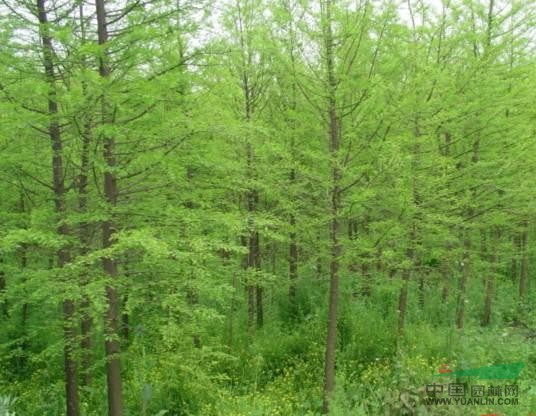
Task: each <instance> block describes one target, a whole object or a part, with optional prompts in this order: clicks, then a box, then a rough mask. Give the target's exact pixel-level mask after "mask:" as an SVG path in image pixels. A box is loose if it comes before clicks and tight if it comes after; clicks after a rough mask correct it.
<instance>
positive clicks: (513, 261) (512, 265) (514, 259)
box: [510, 232, 521, 282]
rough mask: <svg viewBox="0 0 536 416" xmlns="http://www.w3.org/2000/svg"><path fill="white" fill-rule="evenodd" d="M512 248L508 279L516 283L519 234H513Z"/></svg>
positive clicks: (519, 246)
mask: <svg viewBox="0 0 536 416" xmlns="http://www.w3.org/2000/svg"><path fill="white" fill-rule="evenodd" d="M512 247H513V251H514V252H513V254H512V259H511V261H510V277H511V278H512V281H513V282H517V281H518V280H517V274H518V270H519V269H518V263H519V259H518V256H519V253H520V251H521V238H520V236H519V233H517V232H515V233H514V235H513V237H512Z"/></svg>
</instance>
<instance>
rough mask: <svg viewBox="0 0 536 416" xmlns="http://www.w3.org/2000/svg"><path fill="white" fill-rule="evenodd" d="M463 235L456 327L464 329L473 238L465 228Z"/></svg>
mask: <svg viewBox="0 0 536 416" xmlns="http://www.w3.org/2000/svg"><path fill="white" fill-rule="evenodd" d="M464 234H465V235H464V237H463V256H462V275H461V277H460V280H459V282H458V300H457V306H456V328H458V329H462V328H463V324H464V317H465V302H466V299H465V297H466V287H467V281H468V280H469V273H470V264H469V263H470V257H469V255H470V254H469V253H470V250H471V240H470V239H469V235H468V234H469V231H468V230H467V229H465V230H464Z"/></svg>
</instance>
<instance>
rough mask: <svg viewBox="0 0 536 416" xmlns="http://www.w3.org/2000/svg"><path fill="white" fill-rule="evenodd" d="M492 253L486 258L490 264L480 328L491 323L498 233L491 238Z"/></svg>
mask: <svg viewBox="0 0 536 416" xmlns="http://www.w3.org/2000/svg"><path fill="white" fill-rule="evenodd" d="M493 238H494V241H493V242H492V246H493V247H492V252H491V253H490V254H489V255H488V256H487V260H488V261H489V263H490V269H489V270H488V272H487V278H486V285H485V298H484V311H483V313H482V321H481V322H480V324H481V326H488V325H489V324H490V323H491V314H492V307H493V293H494V286H495V271H496V265H497V244H498V243H499V238H500V235H499V231H498V230H497V232H496V235H495V236H493Z"/></svg>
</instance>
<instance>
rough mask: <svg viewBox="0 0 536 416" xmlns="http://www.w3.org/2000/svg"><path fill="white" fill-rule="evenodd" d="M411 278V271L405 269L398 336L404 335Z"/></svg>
mask: <svg viewBox="0 0 536 416" xmlns="http://www.w3.org/2000/svg"><path fill="white" fill-rule="evenodd" d="M410 254H411V252H409V251H408V253H407V255H408V256H409V255H410ZM410 277H411V271H410V270H409V269H404V271H403V272H402V287H401V288H400V293H399V295H398V334H399V335H400V334H403V333H404V327H405V324H406V311H407V308H408V286H409V279H410Z"/></svg>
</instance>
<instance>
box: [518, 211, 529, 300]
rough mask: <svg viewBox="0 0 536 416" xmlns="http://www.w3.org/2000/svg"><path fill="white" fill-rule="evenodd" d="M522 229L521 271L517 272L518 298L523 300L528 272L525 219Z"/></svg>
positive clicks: (526, 225)
mask: <svg viewBox="0 0 536 416" xmlns="http://www.w3.org/2000/svg"><path fill="white" fill-rule="evenodd" d="M522 227H523V230H522V231H521V238H520V244H521V272H520V274H519V299H520V300H521V301H523V300H525V296H526V294H527V284H528V273H529V255H528V235H529V223H528V221H527V220H524V221H523V224H522Z"/></svg>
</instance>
